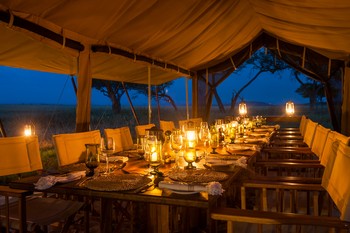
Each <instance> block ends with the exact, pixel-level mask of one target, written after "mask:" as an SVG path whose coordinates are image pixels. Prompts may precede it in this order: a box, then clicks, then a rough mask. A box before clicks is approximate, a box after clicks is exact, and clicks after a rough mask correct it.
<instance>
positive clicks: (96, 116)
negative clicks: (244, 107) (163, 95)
mask: <svg viewBox="0 0 350 233" xmlns="http://www.w3.org/2000/svg"><path fill="white" fill-rule="evenodd" d="M135 109H136V113H137V115H138V118H139V121H140V123H141V124H147V123H148V111H147V107H144V106H143V107H136V108H135ZM248 111H249V115H250V116H256V115H262V116H283V115H284V106H272V105H266V106H249V105H248ZM303 114H305V115H307V116H309V117H310V118H311V119H312V120H314V121H317V122H319V123H321V124H322V125H324V126H326V127H330V120H329V115H328V109H327V106H319V107H318V108H317V109H316V110H315V111H310V110H309V107H308V106H304V105H301V106H296V115H300V116H301V115H303ZM227 115H230V114H229V113H220V112H219V110H218V108H217V107H215V106H214V107H213V108H212V111H211V116H210V119H209V121H208V122H209V123H212V122H214V121H215V119H217V118H224V117H225V116H227ZM190 116H191V112H190ZM160 118H161V119H162V120H171V121H174V122H175V123H177V122H178V121H179V120H182V119H186V108H185V107H179V109H178V111H175V110H174V109H173V108H171V107H161V109H160ZM0 119H1V121H2V123H3V125H4V128H5V131H6V133H7V136H17V135H22V134H23V127H24V125H25V124H29V123H32V124H34V125H35V131H36V134H37V135H38V136H39V140H40V143H41V146H42V147H46V146H48V147H50V146H51V145H52V142H51V138H52V135H54V134H60V133H71V132H74V131H75V106H64V105H59V106H54V105H0ZM152 123H155V124H156V125H158V110H157V108H153V110H152ZM135 125H136V121H135V119H134V117H133V114H132V112H131V110H130V108H129V107H124V108H123V109H122V113H121V114H114V113H113V111H112V110H111V107H110V106H94V107H92V111H91V129H100V130H101V133H102V132H103V129H104V128H117V127H121V126H128V127H130V129H131V132H132V134H133V135H135V132H134V128H135Z"/></svg>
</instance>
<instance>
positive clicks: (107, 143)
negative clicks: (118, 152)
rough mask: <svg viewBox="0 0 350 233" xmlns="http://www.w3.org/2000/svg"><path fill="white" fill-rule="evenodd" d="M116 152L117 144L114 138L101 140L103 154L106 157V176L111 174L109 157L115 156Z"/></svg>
mask: <svg viewBox="0 0 350 233" xmlns="http://www.w3.org/2000/svg"><path fill="white" fill-rule="evenodd" d="M114 151H115V142H114V139H113V138H112V137H106V138H105V139H104V138H102V139H101V152H102V153H103V154H105V155H106V171H105V172H104V174H105V175H108V174H109V173H110V168H109V159H108V157H109V156H110V155H111V154H113V153H114Z"/></svg>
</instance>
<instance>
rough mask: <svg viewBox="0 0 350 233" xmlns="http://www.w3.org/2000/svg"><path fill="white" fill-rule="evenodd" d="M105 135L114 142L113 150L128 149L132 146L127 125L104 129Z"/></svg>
mask: <svg viewBox="0 0 350 233" xmlns="http://www.w3.org/2000/svg"><path fill="white" fill-rule="evenodd" d="M104 133H105V136H106V137H112V138H113V139H114V142H115V150H116V152H118V151H123V150H130V149H132V148H133V147H134V143H133V140H132V136H131V133H130V129H129V127H121V128H115V129H104Z"/></svg>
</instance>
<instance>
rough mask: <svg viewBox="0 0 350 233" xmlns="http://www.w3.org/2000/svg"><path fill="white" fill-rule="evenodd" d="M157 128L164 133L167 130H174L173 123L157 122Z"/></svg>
mask: <svg viewBox="0 0 350 233" xmlns="http://www.w3.org/2000/svg"><path fill="white" fill-rule="evenodd" d="M159 126H160V129H162V130H163V132H164V133H165V131H167V130H170V131H173V130H174V129H175V128H176V127H175V123H174V121H159Z"/></svg>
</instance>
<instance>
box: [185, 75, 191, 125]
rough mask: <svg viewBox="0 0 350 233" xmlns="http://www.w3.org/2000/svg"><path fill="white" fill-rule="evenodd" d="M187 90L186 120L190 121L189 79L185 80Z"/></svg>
mask: <svg viewBox="0 0 350 233" xmlns="http://www.w3.org/2000/svg"><path fill="white" fill-rule="evenodd" d="M185 87H186V88H185V89H186V119H187V120H189V119H190V113H189V109H188V78H186V80H185Z"/></svg>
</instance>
